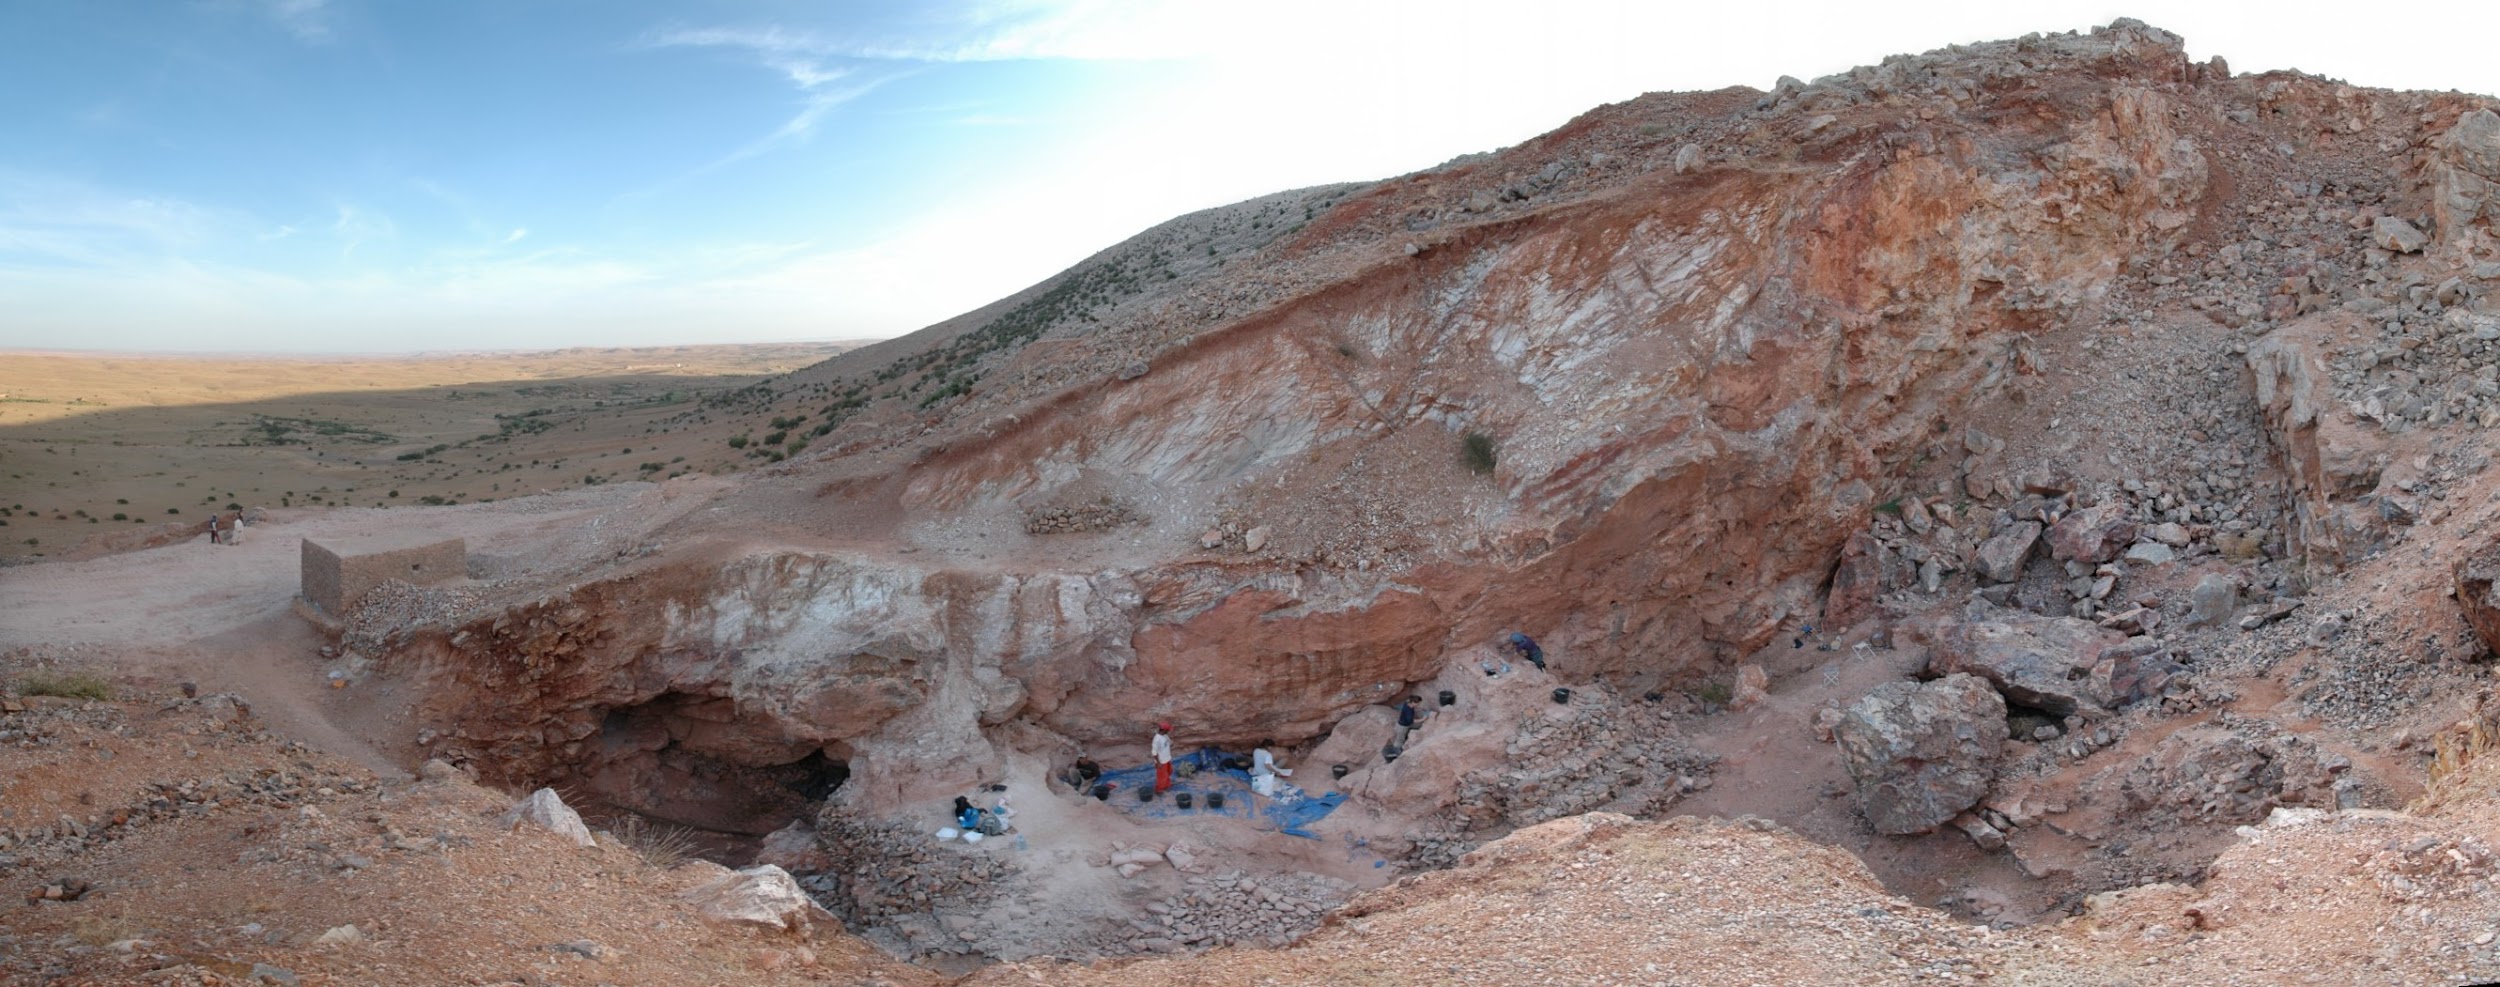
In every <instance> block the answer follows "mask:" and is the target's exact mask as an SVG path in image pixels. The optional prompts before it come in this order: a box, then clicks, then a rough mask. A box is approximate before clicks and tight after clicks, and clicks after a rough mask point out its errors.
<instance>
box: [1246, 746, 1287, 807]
mask: <svg viewBox="0 0 2500 987" xmlns="http://www.w3.org/2000/svg"><path fill="white" fill-rule="evenodd" d="M1274 746H1276V742H1275V741H1273V740H1262V741H1259V746H1258V749H1257V750H1253V751H1251V752H1250V790H1251V791H1254V792H1257V793H1259V794H1261V795H1274V794H1276V778H1277V776H1279V775H1282V776H1284V777H1287V778H1291V777H1293V769H1292V768H1280V767H1277V766H1276V755H1275V753H1274V752H1272V751H1270V750H1268V748H1270V747H1274Z"/></svg>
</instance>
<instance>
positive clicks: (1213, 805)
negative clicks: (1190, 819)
mask: <svg viewBox="0 0 2500 987" xmlns="http://www.w3.org/2000/svg"><path fill="white" fill-rule="evenodd" d="M1223 807H1224V793H1222V792H1208V793H1207V808H1210V809H1221V808H1223Z"/></svg>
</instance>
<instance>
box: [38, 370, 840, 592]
mask: <svg viewBox="0 0 2500 987" xmlns="http://www.w3.org/2000/svg"><path fill="white" fill-rule="evenodd" d="M857 345H859V344H858V343H853V342H795V343H754V344H720V345H701V346H668V347H643V348H624V347H599V348H575V349H564V350H548V351H536V352H507V353H450V354H420V355H415V356H339V357H323V356H268V357H261V356H231V355H200V356H182V355H131V354H118V353H116V354H107V353H76V352H30V351H18V352H0V525H5V530H0V558H19V559H26V560H31V559H33V558H36V557H45V558H57V557H62V556H63V555H65V554H73V553H78V552H81V551H86V552H93V551H98V550H101V549H102V548H103V546H104V544H105V542H106V541H107V539H97V538H96V536H99V535H111V534H119V535H121V536H122V537H119V538H114V539H110V540H111V541H116V542H127V541H130V540H131V539H132V538H135V537H138V536H137V535H136V534H134V532H142V531H144V532H148V533H151V534H153V533H155V532H157V530H158V529H164V528H168V527H169V526H171V525H175V524H185V525H199V524H202V523H204V522H205V521H206V519H207V516H208V513H209V512H210V511H212V510H240V509H249V508H255V507H264V508H277V507H306V506H310V507H322V506H348V505H353V506H358V507H392V506H400V505H409V504H420V503H477V502H482V501H489V500H499V499H503V498H506V497H514V496H520V495H523V494H530V493H538V492H542V491H555V490H563V489H568V488H578V487H582V486H589V485H597V484H601V483H608V482H614V481H619V480H635V479H661V478H665V477H669V476H674V475H680V474H684V473H691V472H705V473H722V472H730V471H734V470H736V469H738V468H740V467H741V466H743V465H748V464H753V463H756V462H759V461H761V460H763V459H766V458H770V457H771V456H772V455H773V454H771V453H766V452H764V451H763V450H762V449H761V446H760V444H749V445H747V446H745V447H743V448H732V447H730V446H729V445H728V444H727V440H728V439H729V438H730V437H731V436H732V435H733V434H736V433H737V432H739V431H741V430H743V429H745V428H746V427H747V426H746V425H745V424H744V423H740V422H736V421H732V420H730V419H728V418H726V417H722V416H714V415H711V414H708V413H707V412H708V407H707V405H706V403H705V398H707V397H717V396H718V395H721V394H725V393H728V392H732V391H735V390H737V389H738V388H741V387H745V386H747V385H749V384H752V383H754V382H755V381H757V380H759V379H762V378H764V377H766V376H769V375H772V374H778V373H785V372H788V371H790V370H794V369H797V368H800V367H804V366H807V365H809V364H813V363H816V362H817V361H820V360H823V359H825V358H826V357H829V356H832V355H834V354H836V353H840V352H842V351H844V350H848V349H852V348H854V347H856V346H857ZM91 539H96V540H94V541H90V540H91ZM82 543H84V544H86V545H87V546H88V547H87V548H86V549H84V550H82V549H80V547H79V546H81V544H82Z"/></svg>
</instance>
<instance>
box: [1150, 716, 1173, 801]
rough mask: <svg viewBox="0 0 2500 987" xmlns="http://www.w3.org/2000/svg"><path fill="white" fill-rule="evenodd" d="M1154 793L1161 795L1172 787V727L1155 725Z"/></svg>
mask: <svg viewBox="0 0 2500 987" xmlns="http://www.w3.org/2000/svg"><path fill="white" fill-rule="evenodd" d="M1154 751H1155V792H1156V793H1157V794H1161V793H1163V792H1165V791H1169V790H1170V789H1171V787H1172V725H1171V724H1169V723H1157V724H1155V742H1154Z"/></svg>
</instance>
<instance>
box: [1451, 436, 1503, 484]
mask: <svg viewBox="0 0 2500 987" xmlns="http://www.w3.org/2000/svg"><path fill="white" fill-rule="evenodd" d="M1458 445H1459V458H1460V460H1461V461H1463V462H1465V463H1466V464H1467V468H1468V469H1469V470H1472V471H1474V472H1477V473H1482V474H1484V475H1486V476H1491V475H1493V467H1494V466H1495V465H1496V464H1497V463H1499V462H1500V450H1498V449H1496V448H1495V447H1494V444H1493V436H1491V435H1489V434H1486V433H1484V432H1469V433H1467V437H1466V438H1464V439H1461V440H1459V444H1458Z"/></svg>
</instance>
